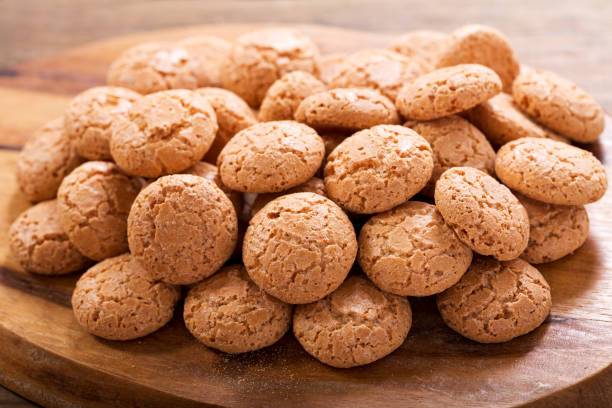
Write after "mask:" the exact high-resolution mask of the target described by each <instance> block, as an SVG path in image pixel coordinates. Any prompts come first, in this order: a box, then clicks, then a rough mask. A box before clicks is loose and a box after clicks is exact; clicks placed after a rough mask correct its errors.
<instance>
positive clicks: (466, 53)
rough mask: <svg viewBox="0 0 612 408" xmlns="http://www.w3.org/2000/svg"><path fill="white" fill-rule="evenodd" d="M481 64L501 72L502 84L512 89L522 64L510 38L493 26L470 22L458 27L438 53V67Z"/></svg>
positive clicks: (506, 89) (505, 88)
mask: <svg viewBox="0 0 612 408" xmlns="http://www.w3.org/2000/svg"><path fill="white" fill-rule="evenodd" d="M459 64H480V65H484V66H486V67H489V68H491V69H492V70H493V71H495V72H496V73H497V75H499V78H500V79H501V81H502V88H503V90H504V91H506V92H510V91H511V90H512V81H514V78H516V76H517V75H518V74H519V71H520V65H519V62H518V59H517V58H516V55H515V54H514V50H513V49H512V46H511V45H510V42H509V41H508V39H507V38H506V37H505V36H504V35H503V34H502V33H501V32H499V31H498V30H496V29H494V28H493V27H489V26H485V25H480V24H470V25H465V26H463V27H460V28H458V29H457V30H455V31H454V32H453V34H452V36H451V38H450V39H449V40H448V41H447V42H446V44H445V46H444V47H443V49H442V50H441V51H440V53H439V54H438V59H437V62H436V66H437V68H442V67H450V66H453V65H459Z"/></svg>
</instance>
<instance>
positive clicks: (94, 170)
mask: <svg viewBox="0 0 612 408" xmlns="http://www.w3.org/2000/svg"><path fill="white" fill-rule="evenodd" d="M140 188H141V181H140V180H138V179H137V178H134V177H130V176H128V175H126V174H125V173H123V172H122V171H121V170H120V169H119V167H117V165H115V164H114V163H110V162H101V161H91V162H86V163H83V164H82V165H80V166H79V167H77V168H76V169H74V171H72V173H70V174H69V175H68V176H66V178H64V181H62V184H61V185H60V187H59V190H58V191H57V209H58V214H59V219H60V222H61V224H62V227H63V229H64V231H65V232H66V234H67V235H68V238H70V241H71V242H72V243H73V244H74V246H76V247H77V249H78V250H79V251H80V252H81V253H82V254H83V255H85V256H87V257H88V258H91V259H93V260H96V261H101V260H103V259H105V258H110V257H111V256H116V255H118V254H122V253H123V252H125V251H127V249H128V245H127V236H126V228H127V217H128V214H129V212H130V207H131V206H132V202H133V201H134V199H135V198H136V195H137V194H138V192H139V191H140Z"/></svg>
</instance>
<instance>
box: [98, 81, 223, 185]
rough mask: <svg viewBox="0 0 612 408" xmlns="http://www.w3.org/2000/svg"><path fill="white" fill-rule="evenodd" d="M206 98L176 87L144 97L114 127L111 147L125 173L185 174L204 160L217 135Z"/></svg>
mask: <svg viewBox="0 0 612 408" xmlns="http://www.w3.org/2000/svg"><path fill="white" fill-rule="evenodd" d="M217 128H218V126H217V117H216V115H215V111H214V110H213V108H212V107H211V106H210V104H209V103H208V101H207V100H206V98H204V97H203V96H201V95H199V94H198V93H196V92H192V91H188V90H184V89H176V90H170V91H163V92H156V93H153V94H150V95H146V96H143V97H142V98H141V99H139V100H138V101H136V102H135V103H134V104H133V105H132V107H131V108H130V109H129V111H128V114H127V116H126V117H125V118H123V117H120V118H117V120H116V122H115V124H114V125H113V135H112V138H111V143H110V149H111V154H112V156H113V159H115V162H116V163H117V164H118V165H119V167H121V168H122V169H123V170H124V171H125V172H127V173H129V174H134V175H137V176H142V177H149V178H154V177H159V176H162V175H166V174H173V173H178V172H181V171H183V170H185V169H187V168H189V167H190V166H193V165H194V164H196V163H197V162H199V161H200V160H201V159H202V156H204V154H205V153H206V152H207V151H208V149H209V148H210V146H211V145H212V142H213V140H214V138H215V134H216V133H217Z"/></svg>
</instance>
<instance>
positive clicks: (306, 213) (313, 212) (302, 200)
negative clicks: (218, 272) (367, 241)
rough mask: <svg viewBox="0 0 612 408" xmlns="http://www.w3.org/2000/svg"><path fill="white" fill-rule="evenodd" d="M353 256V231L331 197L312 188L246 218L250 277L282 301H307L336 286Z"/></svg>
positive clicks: (245, 251) (246, 257)
mask: <svg viewBox="0 0 612 408" xmlns="http://www.w3.org/2000/svg"><path fill="white" fill-rule="evenodd" d="M356 255H357V238H356V237H355V230H354V229H353V225H352V224H351V222H350V221H349V219H348V217H347V216H346V214H345V213H344V212H343V211H342V210H341V209H340V207H338V206H337V205H336V204H334V203H333V202H332V201H331V200H329V199H327V198H325V197H323V196H321V195H319V194H315V193H296V194H290V195H285V196H282V197H279V198H277V199H276V200H273V201H271V202H270V203H268V205H266V206H265V207H264V208H262V209H261V210H260V211H259V212H258V213H257V214H255V216H254V217H253V218H252V219H251V221H250V222H249V227H248V228H247V232H246V234H245V236H244V243H243V247H242V259H243V261H244V266H245V267H246V270H247V272H248V273H249V275H250V276H251V279H253V281H254V282H255V283H256V284H257V286H259V287H260V288H262V289H263V290H265V291H266V292H267V293H269V294H270V295H272V296H274V297H276V298H278V299H280V300H282V301H283V302H286V303H294V304H301V303H310V302H314V301H316V300H319V299H321V298H323V297H325V296H326V295H328V294H329V293H331V292H332V291H334V290H335V289H336V288H337V287H338V286H340V284H341V283H342V281H343V280H344V278H346V275H347V274H348V272H349V270H350V269H351V267H352V266H353V262H354V260H355V256H356Z"/></svg>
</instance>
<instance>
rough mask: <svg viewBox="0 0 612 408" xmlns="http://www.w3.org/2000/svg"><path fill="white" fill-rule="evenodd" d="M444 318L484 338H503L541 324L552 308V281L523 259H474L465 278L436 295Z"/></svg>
mask: <svg viewBox="0 0 612 408" xmlns="http://www.w3.org/2000/svg"><path fill="white" fill-rule="evenodd" d="M437 303H438V310H439V311H440V314H441V315H442V318H443V319H444V322H445V323H446V324H447V325H448V326H449V327H450V328H451V329H453V330H455V331H456V332H457V333H459V334H461V335H462V336H464V337H467V338H469V339H472V340H474V341H478V342H480V343H500V342H504V341H509V340H512V339H513V338H515V337H518V336H522V335H524V334H527V333H529V332H530V331H532V330H534V329H536V328H537V327H538V326H540V325H541V324H542V323H543V322H544V320H545V319H546V316H548V313H549V312H550V307H551V295H550V286H549V285H548V283H547V282H546V280H545V279H544V277H543V276H542V274H540V272H539V271H538V270H537V269H536V268H534V267H533V266H531V265H529V264H528V263H527V262H526V261H524V260H522V259H514V260H512V261H505V262H499V261H496V260H494V259H491V258H480V257H479V258H475V259H474V261H473V262H472V266H470V269H468V271H467V272H466V274H465V275H463V278H461V280H460V281H459V282H458V283H457V284H456V285H455V286H453V287H451V288H450V289H448V290H446V291H445V292H443V293H441V294H439V295H438V297H437Z"/></svg>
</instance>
